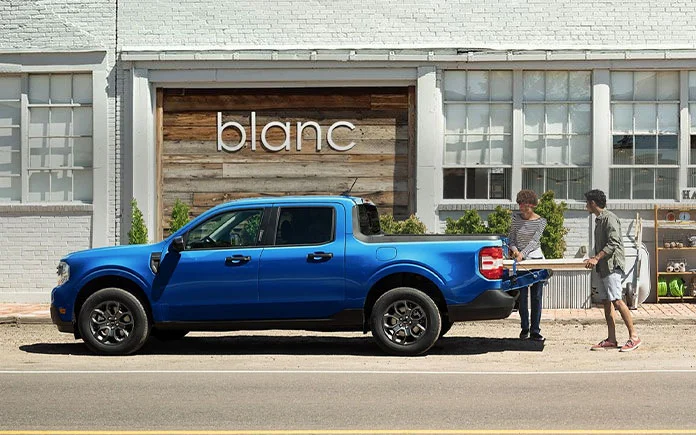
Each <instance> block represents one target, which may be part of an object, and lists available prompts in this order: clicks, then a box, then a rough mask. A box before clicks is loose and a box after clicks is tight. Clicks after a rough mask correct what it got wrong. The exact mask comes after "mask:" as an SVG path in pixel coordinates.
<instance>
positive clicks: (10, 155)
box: [0, 151, 22, 176]
mask: <svg viewBox="0 0 696 435" xmlns="http://www.w3.org/2000/svg"><path fill="white" fill-rule="evenodd" d="M20 158H21V154H20V153H18V152H7V151H0V176H7V175H19V174H20V173H21V171H22V165H21V161H20Z"/></svg>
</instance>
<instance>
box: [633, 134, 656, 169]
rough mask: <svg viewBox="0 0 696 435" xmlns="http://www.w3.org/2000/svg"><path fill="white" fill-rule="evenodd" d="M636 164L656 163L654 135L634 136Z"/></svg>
mask: <svg viewBox="0 0 696 435" xmlns="http://www.w3.org/2000/svg"><path fill="white" fill-rule="evenodd" d="M634 140H635V142H636V143H635V152H636V165H654V164H655V163H657V141H656V137H655V136H638V135H636V136H635V139H634Z"/></svg>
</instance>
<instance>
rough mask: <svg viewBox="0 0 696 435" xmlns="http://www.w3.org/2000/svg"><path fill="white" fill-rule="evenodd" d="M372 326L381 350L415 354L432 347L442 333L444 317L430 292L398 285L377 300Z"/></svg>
mask: <svg viewBox="0 0 696 435" xmlns="http://www.w3.org/2000/svg"><path fill="white" fill-rule="evenodd" d="M400 322H402V323H400ZM370 326H371V328H372V336H373V337H374V338H375V341H377V344H378V345H379V347H380V348H381V349H382V350H384V351H385V352H387V353H389V354H392V355H399V356H413V355H420V354H422V353H425V352H427V351H428V349H430V348H431V347H433V345H434V344H435V342H436V341H437V339H438V338H439V336H440V328H441V327H442V319H441V317H440V311H439V310H438V309H437V305H435V302H433V300H432V299H430V297H429V296H428V295H426V294H425V293H423V292H422V291H420V290H416V289H414V288H410V287H397V288H394V289H392V290H389V291H388V292H386V293H385V294H383V295H382V296H380V298H379V299H377V302H375V305H374V307H372V314H371V315H370Z"/></svg>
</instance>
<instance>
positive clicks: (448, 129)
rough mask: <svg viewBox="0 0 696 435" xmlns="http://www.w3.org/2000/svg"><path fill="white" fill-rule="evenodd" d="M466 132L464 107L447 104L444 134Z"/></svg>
mask: <svg viewBox="0 0 696 435" xmlns="http://www.w3.org/2000/svg"><path fill="white" fill-rule="evenodd" d="M464 132H466V105H464V104H448V105H446V106H445V133H446V134H458V133H464Z"/></svg>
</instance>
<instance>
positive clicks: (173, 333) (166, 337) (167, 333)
mask: <svg viewBox="0 0 696 435" xmlns="http://www.w3.org/2000/svg"><path fill="white" fill-rule="evenodd" d="M189 332H190V331H186V330H183V329H157V328H154V329H153V330H152V332H151V333H150V335H152V336H153V337H155V338H156V339H158V340H160V341H170V340H181V339H182V338H184V337H185V336H186V334H188V333H189Z"/></svg>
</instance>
